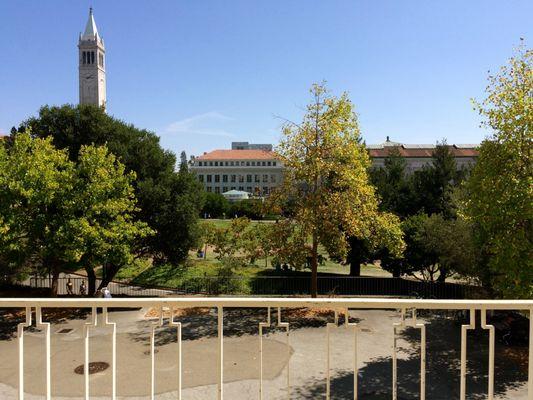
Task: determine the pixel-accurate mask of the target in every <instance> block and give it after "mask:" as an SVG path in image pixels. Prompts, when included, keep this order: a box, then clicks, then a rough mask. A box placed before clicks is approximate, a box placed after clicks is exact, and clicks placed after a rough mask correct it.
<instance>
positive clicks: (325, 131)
mask: <svg viewBox="0 0 533 400" xmlns="http://www.w3.org/2000/svg"><path fill="white" fill-rule="evenodd" d="M311 94H312V98H313V101H312V102H311V104H309V105H308V106H307V113H306V114H305V116H304V118H303V121H302V122H301V123H294V122H287V123H286V124H285V126H284V128H283V139H282V141H281V143H280V146H279V148H278V149H277V151H278V154H279V156H280V157H281V159H282V161H283V164H284V166H285V168H286V170H285V175H284V180H283V184H282V186H281V190H278V191H277V192H276V193H275V194H274V196H271V198H272V199H273V200H274V201H280V202H281V203H286V202H287V199H288V198H290V199H292V200H293V201H294V215H293V216H291V217H290V219H291V221H292V222H293V223H294V224H295V225H296V226H297V229H298V231H299V232H301V234H302V235H303V236H304V237H306V238H310V241H311V250H310V259H311V275H312V277H311V295H312V296H313V297H316V295H317V270H318V258H319V257H318V256H319V254H318V246H319V244H322V245H323V246H324V248H325V249H326V251H327V252H328V254H329V255H330V256H332V257H336V258H338V257H343V256H345V255H346V252H347V237H348V236H355V237H360V238H367V239H368V240H370V241H375V240H376V239H378V237H377V236H376V235H374V234H373V233H374V232H377V231H380V229H379V228H377V226H379V225H380V224H381V223H382V222H384V221H385V220H386V221H387V222H390V224H387V226H388V227H391V228H395V229H397V231H398V232H399V227H398V224H397V217H395V216H393V215H392V214H380V212H379V211H378V201H377V197H376V195H375V190H374V187H373V186H372V185H371V184H370V183H369V180H368V173H367V170H368V167H369V165H370V160H369V156H368V153H367V151H366V149H365V148H364V146H363V145H362V144H361V139H360V133H359V126H358V123H357V117H356V115H355V112H354V108H353V105H352V103H351V102H350V100H349V99H348V96H347V94H343V95H342V96H341V97H339V98H336V97H333V96H330V95H329V94H328V93H327V91H326V89H325V87H324V86H322V85H314V86H313V87H312V89H311ZM400 235H401V233H400ZM391 244H392V243H391ZM393 245H394V246H393V250H394V252H396V253H400V252H401V250H402V245H403V242H402V241H401V236H400V240H399V241H397V242H395V243H394V244H393Z"/></svg>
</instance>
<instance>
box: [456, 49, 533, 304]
mask: <svg viewBox="0 0 533 400" xmlns="http://www.w3.org/2000/svg"><path fill="white" fill-rule="evenodd" d="M532 66H533V51H532V50H524V49H520V50H519V53H518V55H517V56H516V57H513V58H511V60H510V61H509V65H508V66H504V67H503V68H502V69H501V71H500V73H499V74H498V75H495V76H490V77H489V85H488V87H487V97H486V99H485V100H484V101H483V102H481V103H476V108H477V110H478V111H479V113H480V115H481V116H482V117H484V122H483V125H484V126H486V127H488V128H490V129H491V130H492V131H493V134H492V136H491V137H490V138H488V139H486V140H485V141H483V143H482V144H481V146H480V149H479V151H480V155H479V159H478V161H477V164H476V166H475V167H474V169H473V171H472V174H471V176H470V179H469V180H468V182H467V184H466V188H467V191H468V198H467V201H466V202H465V215H466V217H467V218H468V219H469V220H470V221H472V223H473V224H474V227H475V239H476V243H477V245H478V246H479V248H480V249H481V253H482V256H481V258H480V262H481V265H480V267H479V276H480V277H481V278H482V279H483V280H484V281H485V284H486V285H488V286H489V287H491V288H492V289H494V290H495V291H496V293H497V294H499V295H501V296H505V297H511V298H532V297H533V243H532V242H533V240H532V232H533V224H532V218H533V201H532V199H533V159H532V154H531V153H532V149H533V68H532Z"/></svg>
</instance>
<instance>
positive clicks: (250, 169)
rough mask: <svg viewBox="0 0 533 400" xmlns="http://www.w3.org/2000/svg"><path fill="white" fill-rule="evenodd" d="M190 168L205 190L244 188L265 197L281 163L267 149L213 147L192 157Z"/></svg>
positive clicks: (277, 179)
mask: <svg viewBox="0 0 533 400" xmlns="http://www.w3.org/2000/svg"><path fill="white" fill-rule="evenodd" d="M190 168H191V171H193V172H194V173H195V174H196V176H197V177H198V180H199V181H200V182H201V183H202V184H203V185H204V188H205V190H206V191H208V192H214V193H226V192H229V191H231V190H238V191H244V192H248V193H250V194H252V195H253V196H268V195H269V194H270V192H271V191H272V189H273V188H275V187H277V186H279V184H280V183H281V182H282V179H283V165H282V163H281V161H280V160H279V159H278V158H277V157H276V154H275V153H274V152H272V151H269V150H262V149H259V150H258V149H253V150H249V149H242V150H233V149H232V150H214V151H211V152H209V153H204V154H203V155H201V156H199V157H196V158H194V159H193V160H192V165H191V167H190Z"/></svg>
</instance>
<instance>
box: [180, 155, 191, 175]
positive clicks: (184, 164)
mask: <svg viewBox="0 0 533 400" xmlns="http://www.w3.org/2000/svg"><path fill="white" fill-rule="evenodd" d="M188 170H189V163H188V162H187V153H185V150H183V151H182V152H181V153H180V171H188Z"/></svg>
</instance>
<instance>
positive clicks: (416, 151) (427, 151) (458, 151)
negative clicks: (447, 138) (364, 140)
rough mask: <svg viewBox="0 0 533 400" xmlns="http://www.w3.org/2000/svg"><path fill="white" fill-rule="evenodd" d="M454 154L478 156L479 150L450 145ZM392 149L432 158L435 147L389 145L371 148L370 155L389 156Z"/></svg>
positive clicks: (410, 154) (405, 153)
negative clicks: (415, 147) (412, 147)
mask: <svg viewBox="0 0 533 400" xmlns="http://www.w3.org/2000/svg"><path fill="white" fill-rule="evenodd" d="M449 147H450V150H451V152H452V154H453V155H454V156H455V157H477V156H478V155H479V151H478V150H477V149H475V148H457V147H455V146H449ZM392 149H398V150H399V151H400V154H401V155H402V157H414V158H418V157H420V158H430V157H431V156H432V154H433V151H434V150H435V149H433V148H425V149H424V148H420V149H406V148H404V147H403V146H398V147H396V146H388V147H384V148H382V149H369V150H368V151H369V153H370V157H372V158H375V157H378V158H379V157H382V158H384V157H387V156H388V155H389V152H390V151H391V150H392Z"/></svg>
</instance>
